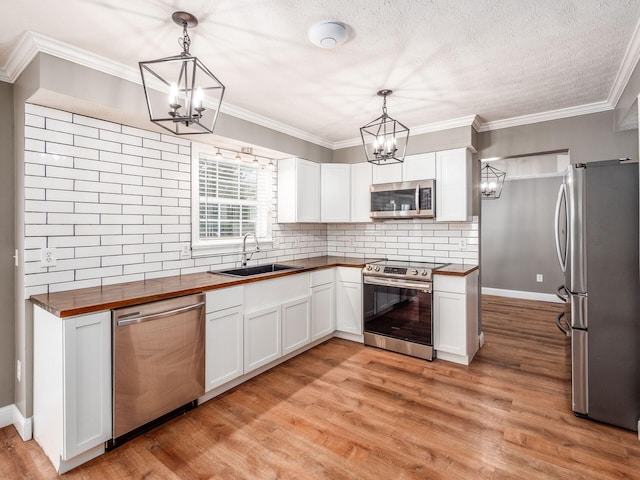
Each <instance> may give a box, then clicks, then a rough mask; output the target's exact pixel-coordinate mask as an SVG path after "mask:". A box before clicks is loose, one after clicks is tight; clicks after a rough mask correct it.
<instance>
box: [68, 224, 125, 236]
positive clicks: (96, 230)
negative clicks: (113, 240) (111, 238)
mask: <svg viewBox="0 0 640 480" xmlns="http://www.w3.org/2000/svg"><path fill="white" fill-rule="evenodd" d="M122 230H123V226H122V225H76V226H75V234H76V235H122V233H123V232H122Z"/></svg>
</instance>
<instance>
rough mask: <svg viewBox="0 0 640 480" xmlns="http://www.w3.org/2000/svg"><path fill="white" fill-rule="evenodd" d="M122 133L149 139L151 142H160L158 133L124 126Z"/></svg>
mask: <svg viewBox="0 0 640 480" xmlns="http://www.w3.org/2000/svg"><path fill="white" fill-rule="evenodd" d="M122 133H126V134H127V135H135V136H136V137H143V138H149V139H151V140H160V134H159V133H156V132H150V131H149V130H142V129H140V128H134V127H128V126H126V125H122Z"/></svg>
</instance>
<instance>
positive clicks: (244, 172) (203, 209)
mask: <svg viewBox="0 0 640 480" xmlns="http://www.w3.org/2000/svg"><path fill="white" fill-rule="evenodd" d="M192 151H193V156H192V167H193V174H192V180H193V181H192V186H193V187H192V197H193V198H192V229H193V234H192V237H193V247H194V248H196V249H197V248H201V249H202V248H210V249H219V247H224V246H227V247H228V246H230V245H234V244H236V245H237V244H239V243H240V241H241V240H242V237H243V236H244V235H245V234H246V233H249V232H255V233H256V235H257V236H258V238H259V239H260V240H263V241H264V240H269V239H270V237H271V222H270V212H271V198H272V193H271V183H272V172H271V171H270V170H268V169H265V168H263V167H262V166H258V165H254V164H253V163H246V162H236V161H235V160H234V159H230V158H225V157H223V158H221V159H220V158H216V155H215V153H214V152H212V151H211V150H210V149H209V148H207V147H206V146H204V145H200V146H198V145H196V144H193V150H192ZM225 153H226V152H225ZM227 250H228V251H235V250H234V249H233V248H230V249H227Z"/></svg>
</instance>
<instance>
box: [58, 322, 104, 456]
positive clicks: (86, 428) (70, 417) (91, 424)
mask: <svg viewBox="0 0 640 480" xmlns="http://www.w3.org/2000/svg"><path fill="white" fill-rule="evenodd" d="M63 331H64V340H63V341H64V348H63V352H64V380H63V381H64V394H63V395H64V401H63V404H64V427H63V428H64V435H63V437H64V443H63V452H62V457H63V460H68V459H70V458H72V457H75V456H76V455H79V454H80V453H83V452H85V451H87V450H89V449H91V448H93V447H96V446H98V445H101V444H103V443H104V442H106V441H107V440H109V439H110V438H111V431H112V430H111V429H112V424H111V419H112V414H111V412H112V410H111V312H100V313H95V314H91V315H85V316H80V317H75V318H70V319H66V320H65V321H64V322H63Z"/></svg>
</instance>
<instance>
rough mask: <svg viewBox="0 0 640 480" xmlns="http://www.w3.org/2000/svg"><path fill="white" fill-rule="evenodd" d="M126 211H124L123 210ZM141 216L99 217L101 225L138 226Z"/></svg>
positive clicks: (107, 215)
mask: <svg viewBox="0 0 640 480" xmlns="http://www.w3.org/2000/svg"><path fill="white" fill-rule="evenodd" d="M125 211H126V210H125ZM142 218H143V217H142V215H126V214H125V215H109V214H104V215H100V223H102V225H140V224H141V223H142Z"/></svg>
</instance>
